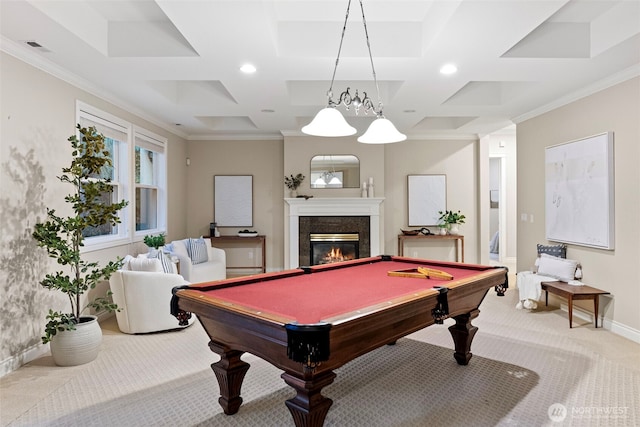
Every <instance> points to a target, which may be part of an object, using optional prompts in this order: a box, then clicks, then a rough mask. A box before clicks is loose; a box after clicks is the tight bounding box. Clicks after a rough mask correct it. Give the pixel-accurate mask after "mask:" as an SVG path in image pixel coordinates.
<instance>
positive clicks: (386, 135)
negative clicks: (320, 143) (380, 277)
mask: <svg viewBox="0 0 640 427" xmlns="http://www.w3.org/2000/svg"><path fill="white" fill-rule="evenodd" d="M359 2H360V10H361V11H362V24H363V26H364V34H365V38H366V42H367V48H368V50H369V61H370V62H371V71H372V74H373V81H374V83H375V86H376V94H377V96H378V106H377V107H376V106H374V105H373V101H371V98H369V96H367V93H366V92H362V93H363V98H362V99H361V98H360V96H359V94H358V90H357V89H356V91H355V96H353V97H352V96H351V93H350V92H349V89H350V88H347V90H345V91H344V92H342V93H341V94H340V98H339V99H338V101H337V102H336V101H334V100H333V92H332V90H333V82H334V80H335V77H336V71H337V69H338V62H339V61H340V52H341V51H342V42H343V40H344V33H345V31H346V29H347V21H348V20H349V9H350V8H351V1H349V3H348V4H347V12H346V16H345V18H344V26H343V27H342V36H341V37H340V45H339V47H338V57H337V58H336V62H335V66H334V68H333V75H332V77H331V85H330V86H329V90H328V91H327V106H326V107H325V108H323V109H322V110H320V111H319V112H318V114H316V116H315V117H314V118H313V120H312V121H311V123H309V124H308V125H306V126H304V127H303V128H302V132H303V133H306V134H307V135H314V136H324V137H337V136H349V135H353V134H355V133H356V129H355V128H354V127H352V126H351V125H349V123H347V121H346V120H345V119H344V116H343V115H342V114H341V113H340V112H339V111H338V110H337V108H336V107H338V106H339V105H340V104H343V105H344V106H345V107H346V109H347V110H349V107H350V106H351V105H353V107H354V109H355V112H356V115H357V114H358V112H359V110H360V108H362V109H363V110H364V113H365V114H367V113H369V112H370V111H371V112H372V113H374V114H375V115H376V118H375V120H374V121H373V122H372V123H371V125H369V129H367V131H366V132H365V133H364V135H362V136H360V137H359V138H358V142H361V143H364V144H388V143H392V142H400V141H404V140H405V139H407V136H406V135H404V134H402V133H400V132H398V129H396V127H395V126H394V125H393V123H391V121H389V120H388V119H386V118H385V117H384V114H382V99H381V98H380V88H379V87H378V80H377V78H376V70H375V68H374V66H373V56H372V55H371V44H370V43H369V32H368V30H367V20H366V19H365V16H364V7H363V6H362V0H359ZM369 197H373V196H371V195H369Z"/></svg>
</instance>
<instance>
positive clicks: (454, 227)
mask: <svg viewBox="0 0 640 427" xmlns="http://www.w3.org/2000/svg"><path fill="white" fill-rule="evenodd" d="M449 233H451V234H452V235H454V236H457V235H459V234H460V228H459V227H458V224H451V229H450V230H449Z"/></svg>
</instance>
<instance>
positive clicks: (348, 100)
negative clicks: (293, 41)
mask: <svg viewBox="0 0 640 427" xmlns="http://www.w3.org/2000/svg"><path fill="white" fill-rule="evenodd" d="M358 1H359V3H360V10H361V12H362V24H363V26H364V34H365V38H366V42H367V50H368V52H369V62H370V63H371V73H372V74H373V81H374V83H375V86H376V95H377V96H378V108H377V109H376V107H375V106H374V104H373V102H372V101H371V99H370V98H369V97H368V96H367V92H362V93H363V95H364V98H362V99H361V98H360V96H359V95H358V90H357V89H356V93H355V96H351V93H350V92H349V88H347V90H345V91H344V92H342V93H341V94H340V97H339V99H338V101H337V102H336V101H334V100H333V83H334V82H335V79H336V72H337V71H338V64H339V63H340V55H341V53H342V44H343V42H344V35H345V33H346V31H347V24H348V22H349V13H350V11H351V0H349V2H348V3H347V11H346V13H345V17H344V25H343V26H342V35H341V36H340V44H339V45H338V55H337V56H336V63H335V65H334V67H333V75H332V76H331V85H330V86H329V90H328V91H327V105H328V106H330V107H334V106H338V105H340V104H343V105H344V106H345V107H346V108H347V110H348V109H349V107H350V106H352V105H353V106H354V107H355V112H356V115H357V114H358V111H359V110H360V108H363V109H364V113H365V114H367V113H368V112H369V111H372V112H373V113H375V114H376V115H377V116H378V117H384V116H383V115H382V100H381V99H380V87H379V85H378V78H377V76H376V69H375V67H374V65H373V55H372V54H371V42H370V41H369V31H368V29H367V19H366V18H365V15H364V6H363V4H362V0H358Z"/></svg>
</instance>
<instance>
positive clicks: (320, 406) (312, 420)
mask: <svg viewBox="0 0 640 427" xmlns="http://www.w3.org/2000/svg"><path fill="white" fill-rule="evenodd" d="M281 377H282V379H283V380H284V381H285V382H286V383H287V384H288V385H290V386H291V387H293V389H294V390H295V391H296V396H295V397H294V398H293V399H289V400H287V401H286V402H285V403H286V405H287V408H289V412H291V416H292V417H293V422H294V423H295V425H296V427H321V426H322V425H323V424H324V419H325V417H326V416H327V412H329V408H330V407H331V405H332V404H333V401H332V400H331V399H329V398H326V397H324V396H323V395H322V394H320V391H321V390H322V388H323V387H325V386H328V385H329V384H331V383H332V382H333V380H334V379H335V377H336V374H335V373H333V371H327V372H324V373H322V374H320V375H318V376H316V377H314V378H313V379H312V380H304V379H301V378H297V377H294V376H292V375H290V374H288V373H286V372H285V373H284V374H282V375H281Z"/></svg>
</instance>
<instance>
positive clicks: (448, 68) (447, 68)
mask: <svg viewBox="0 0 640 427" xmlns="http://www.w3.org/2000/svg"><path fill="white" fill-rule="evenodd" d="M456 71H458V67H456V66H455V64H445V65H443V66H442V68H440V74H445V75H449V74H454V73H455V72H456Z"/></svg>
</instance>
